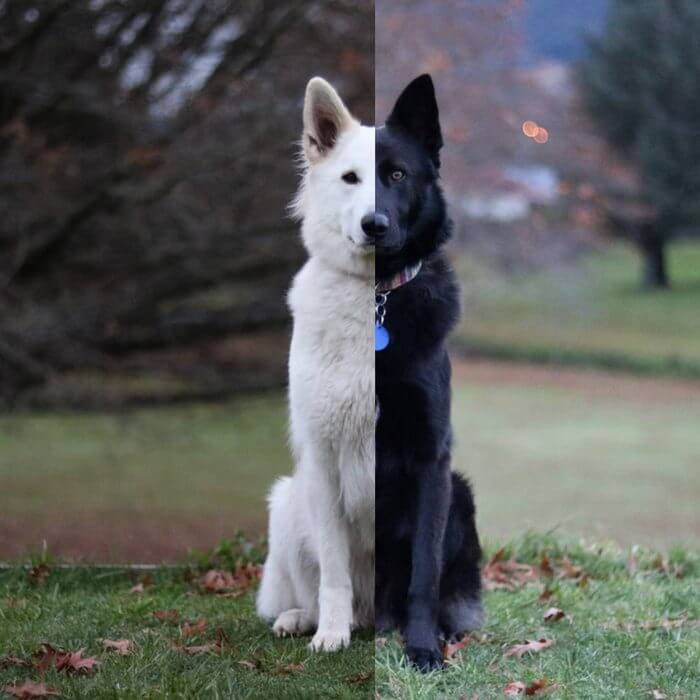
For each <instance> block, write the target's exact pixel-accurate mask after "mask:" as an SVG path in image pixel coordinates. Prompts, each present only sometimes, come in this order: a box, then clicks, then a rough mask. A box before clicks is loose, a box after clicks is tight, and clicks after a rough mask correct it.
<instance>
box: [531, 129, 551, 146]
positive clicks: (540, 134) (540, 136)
mask: <svg viewBox="0 0 700 700" xmlns="http://www.w3.org/2000/svg"><path fill="white" fill-rule="evenodd" d="M533 138H534V139H535V141H537V143H547V141H549V132H548V131H547V129H545V128H544V127H542V126H540V127H538V128H537V133H536V134H535V135H534V137H533Z"/></svg>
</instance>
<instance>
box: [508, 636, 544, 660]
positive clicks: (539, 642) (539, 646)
mask: <svg viewBox="0 0 700 700" xmlns="http://www.w3.org/2000/svg"><path fill="white" fill-rule="evenodd" d="M553 644H554V640H553V639H535V640H528V641H527V642H525V644H514V645H513V646H512V647H510V648H509V649H508V650H506V652H505V654H503V656H505V657H506V658H508V657H510V656H516V657H517V658H518V659H520V658H522V656H523V655H524V654H535V653H537V652H540V651H543V650H544V649H549V647H551V646H552V645H553Z"/></svg>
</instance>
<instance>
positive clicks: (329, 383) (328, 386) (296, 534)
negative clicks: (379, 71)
mask: <svg viewBox="0 0 700 700" xmlns="http://www.w3.org/2000/svg"><path fill="white" fill-rule="evenodd" d="M323 120H325V121H323ZM329 120H330V122H329ZM322 122H323V123H322ZM303 145H304V172H303V178H302V184H301V187H300V190H299V193H298V195H297V197H296V199H295V201H294V203H293V211H294V213H295V214H296V215H297V216H298V217H299V218H301V219H302V221H303V224H302V235H303V240H304V244H305V246H306V249H307V251H308V253H309V260H308V261H307V263H306V264H305V265H304V267H303V268H302V269H301V271H300V272H299V273H298V274H297V276H296V278H295V280H294V283H293V285H292V289H291V291H290V293H289V306H290V308H291V311H292V314H293V316H294V333H293V336H292V345H291V350H290V358H289V405H290V432H291V443H292V449H293V453H294V457H295V461H296V469H295V472H294V474H293V476H291V477H285V478H282V479H280V480H279V481H278V482H277V483H276V484H275V485H274V486H273V488H272V491H271V493H270V497H269V508H270V528H269V547H270V550H269V555H268V558H267V561H266V563H265V569H264V573H263V579H262V583H261V586H260V591H259V593H258V599H257V610H258V613H259V614H260V615H261V616H262V617H264V618H266V619H270V620H274V624H273V630H274V631H275V633H276V634H279V635H285V634H303V633H306V632H311V631H313V630H315V635H314V637H313V639H312V641H311V645H310V646H311V648H312V649H314V650H316V651H319V650H325V651H334V650H337V649H340V648H342V647H344V646H346V645H347V644H349V642H350V631H351V628H352V627H360V626H368V625H372V624H373V621H374V460H375V455H374V401H375V398H374V397H375V389H374V347H373V342H372V337H373V332H374V331H373V326H374V320H373V317H372V310H373V308H374V306H373V303H374V297H373V294H374V254H373V249H371V248H370V247H368V246H367V240H366V238H365V236H364V233H363V232H362V227H361V224H360V221H361V219H362V217H363V216H364V215H366V214H370V213H372V212H373V211H374V178H375V175H374V130H373V129H371V128H368V127H363V126H361V125H360V124H359V123H358V122H357V121H356V120H355V119H354V118H352V116H351V115H350V113H349V112H348V111H347V109H346V108H345V106H344V105H343V103H342V101H341V100H340V98H339V97H338V95H337V94H336V92H335V91H334V90H333V88H332V87H331V86H330V85H328V83H326V82H325V81H323V80H321V79H319V78H314V79H313V80H312V81H311V82H310V83H309V86H308V87H307V92H306V101H305V105H304V136H303ZM349 171H353V172H355V173H356V175H357V176H358V178H359V179H360V182H359V183H358V184H348V183H346V182H344V181H343V180H342V176H343V174H345V173H347V172H349Z"/></svg>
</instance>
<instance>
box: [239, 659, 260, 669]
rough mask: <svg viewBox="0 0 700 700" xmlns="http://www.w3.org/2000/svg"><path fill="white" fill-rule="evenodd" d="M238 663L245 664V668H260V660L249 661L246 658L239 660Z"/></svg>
mask: <svg viewBox="0 0 700 700" xmlns="http://www.w3.org/2000/svg"><path fill="white" fill-rule="evenodd" d="M238 664H239V665H240V666H243V668H249V669H250V670H251V671H255V670H256V669H258V668H260V662H259V661H248V660H247V659H244V660H243V661H239V662H238Z"/></svg>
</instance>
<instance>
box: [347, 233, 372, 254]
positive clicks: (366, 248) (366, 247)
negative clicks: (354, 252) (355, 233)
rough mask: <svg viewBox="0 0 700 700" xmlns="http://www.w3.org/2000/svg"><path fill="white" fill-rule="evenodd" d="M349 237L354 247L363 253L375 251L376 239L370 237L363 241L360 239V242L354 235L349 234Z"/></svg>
mask: <svg viewBox="0 0 700 700" xmlns="http://www.w3.org/2000/svg"><path fill="white" fill-rule="evenodd" d="M347 239H348V241H350V243H351V244H352V246H353V247H354V248H357V249H358V250H360V251H362V252H363V253H374V251H375V248H376V246H375V244H374V241H373V240H371V239H369V238H365V239H364V240H363V241H360V242H359V243H358V242H357V241H356V240H355V239H354V238H353V237H352V236H348V237H347Z"/></svg>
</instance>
